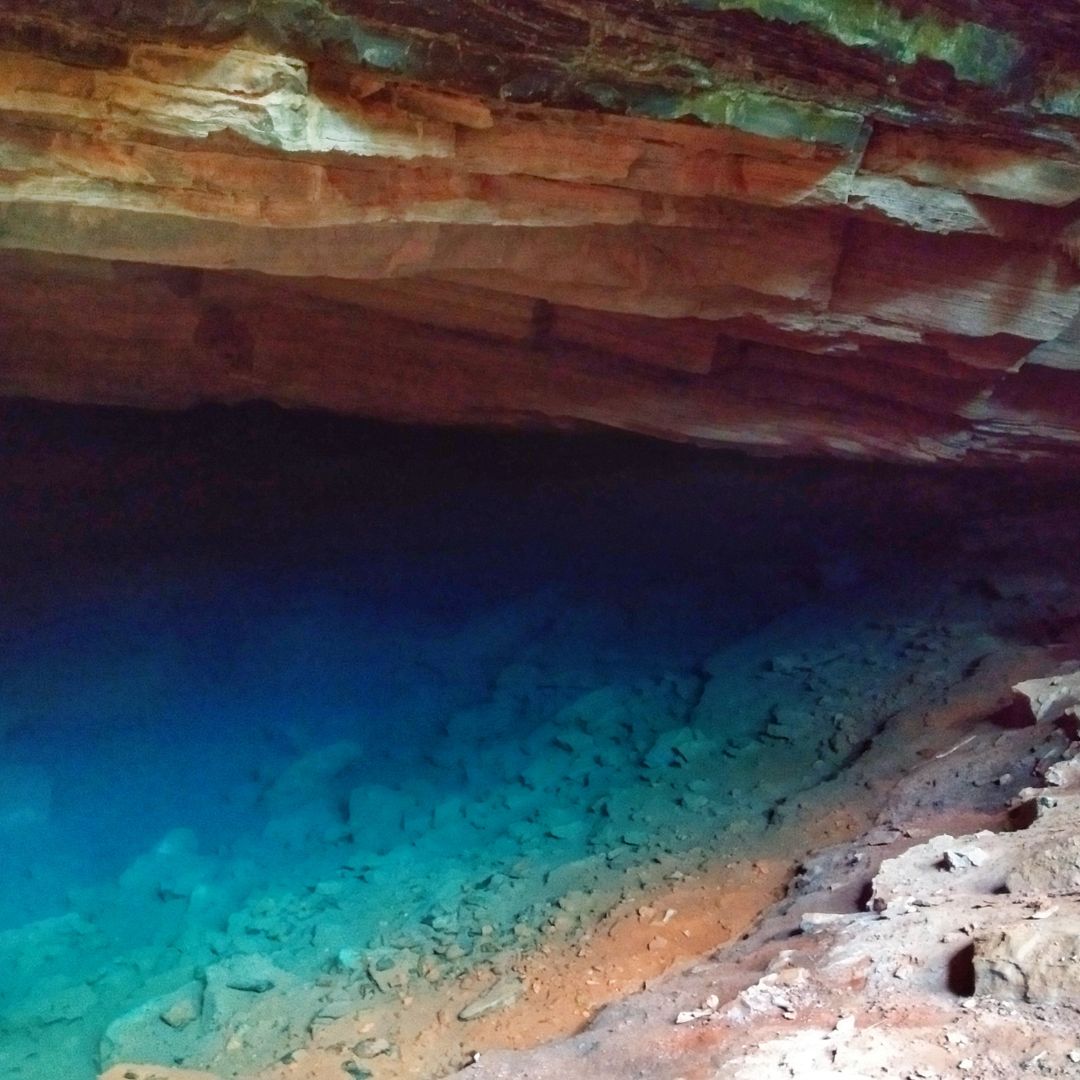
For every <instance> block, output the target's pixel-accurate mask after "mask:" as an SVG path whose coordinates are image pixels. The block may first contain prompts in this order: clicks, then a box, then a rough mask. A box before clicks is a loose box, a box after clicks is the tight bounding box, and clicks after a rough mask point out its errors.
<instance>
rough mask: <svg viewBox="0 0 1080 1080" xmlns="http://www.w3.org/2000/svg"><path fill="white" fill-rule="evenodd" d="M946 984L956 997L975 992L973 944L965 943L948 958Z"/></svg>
mask: <svg viewBox="0 0 1080 1080" xmlns="http://www.w3.org/2000/svg"><path fill="white" fill-rule="evenodd" d="M946 985H947V986H948V988H949V991H950V992H951V993H953V994H956V995H957V996H958V997H971V996H972V995H973V994H974V993H975V946H974V944H972V945H965V946H964V948H962V949H961V950H960V951H959V952H958V953H956V954H955V955H954V956H953V957H952V958H951V959H950V960H949V967H948V974H947V976H946Z"/></svg>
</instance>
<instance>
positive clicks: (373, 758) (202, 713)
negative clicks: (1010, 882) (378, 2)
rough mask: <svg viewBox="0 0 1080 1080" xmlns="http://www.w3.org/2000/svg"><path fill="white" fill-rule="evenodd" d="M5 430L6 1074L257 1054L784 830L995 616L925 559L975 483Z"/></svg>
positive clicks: (283, 441)
mask: <svg viewBox="0 0 1080 1080" xmlns="http://www.w3.org/2000/svg"><path fill="white" fill-rule="evenodd" d="M4 420H5V424H4V428H3V430H4V433H5V434H4V438H3V442H2V444H0V457H2V463H3V464H4V466H5V472H4V474H3V477H4V478H3V479H2V480H0V541H2V543H0V572H2V578H0V597H2V599H3V610H2V612H0V645H2V648H0V740H2V751H3V756H2V759H0V860H2V867H3V872H4V882H5V888H4V890H3V892H2V893H0V972H2V974H0V1077H13V1078H14V1077H18V1078H20V1080H46V1078H48V1080H54V1078H55V1077H58V1076H64V1077H65V1078H71V1080H80V1078H83V1077H86V1078H89V1077H92V1076H95V1075H96V1074H97V1072H98V1070H99V1069H100V1068H104V1067H106V1066H108V1065H110V1064H112V1063H114V1062H120V1061H150V1062H159V1063H162V1064H169V1063H176V1064H183V1065H186V1066H190V1067H208V1068H210V1067H212V1068H213V1069H215V1070H216V1071H217V1072H218V1073H219V1074H220V1075H222V1076H239V1075H250V1074H254V1073H255V1072H257V1071H258V1070H259V1069H261V1068H264V1067H266V1066H269V1065H271V1064H272V1063H273V1062H275V1061H278V1060H281V1059H282V1057H283V1056H285V1055H287V1054H288V1053H289V1051H290V1050H293V1049H295V1048H296V1047H297V1046H300V1045H303V1044H304V1042H305V1041H306V1040H307V1039H308V1038H310V1037H311V1034H312V1032H313V1031H314V1030H316V1029H317V1027H318V1024H319V1022H320V1018H321V1019H328V1018H332V1017H333V1016H340V1015H344V1014H347V1013H348V1010H349V1009H357V1010H358V1009H361V1008H363V1007H364V1006H365V1005H366V1004H369V1003H370V1002H371V1001H372V1000H373V999H377V998H378V997H379V996H380V995H385V994H392V993H397V992H400V991H401V990H402V989H403V988H404V987H407V986H409V985H410V984H411V983H412V982H415V981H416V980H424V981H426V983H429V984H431V985H434V986H436V987H437V986H438V985H440V980H441V979H450V978H452V977H454V976H455V975H456V974H459V973H460V972H462V971H466V970H470V969H471V968H475V967H476V966H478V965H482V964H485V963H496V962H497V961H498V958H499V957H502V956H504V955H505V954H507V953H508V952H510V951H514V950H516V951H518V952H520V951H522V950H527V949H529V948H532V947H535V946H536V945H537V944H538V943H539V942H541V941H543V940H545V936H544V935H550V934H552V933H556V934H563V933H572V932H575V931H576V930H580V928H581V927H582V926H585V925H587V923H588V921H589V919H590V918H594V917H595V916H596V915H597V914H599V913H600V912H601V911H602V910H604V907H605V905H606V904H610V902H611V901H612V899H613V898H617V897H618V896H619V895H620V892H621V891H623V890H625V888H626V882H627V880H629V879H630V877H632V876H633V874H635V873H637V872H638V871H637V870H636V869H635V868H640V867H643V866H650V865H652V866H656V865H661V864H663V866H664V867H665V868H666V869H667V870H670V868H671V866H672V865H676V864H677V863H678V864H680V865H687V866H697V865H704V864H705V863H707V862H708V861H709V860H710V859H711V858H716V857H718V855H719V854H720V853H721V852H731V851H733V850H735V849H739V850H751V849H752V847H753V844H754V843H755V842H756V841H755V838H756V837H759V836H760V835H762V834H763V833H764V832H765V831H766V830H767V829H768V828H769V827H770V822H772V821H774V820H775V818H776V817H777V815H778V813H779V812H780V811H779V810H778V806H780V807H782V806H783V804H784V803H785V801H786V800H789V799H792V798H794V795H795V794H796V793H798V792H800V791H806V790H809V789H811V788H812V787H813V785H814V784H815V783H817V782H819V781H820V780H821V779H824V778H826V777H829V776H835V775H836V774H837V772H838V771H840V770H842V769H843V767H844V764H845V762H846V761H848V760H850V758H851V757H852V755H853V754H855V753H857V750H858V746H859V744H860V742H861V741H862V739H863V738H864V737H865V732H866V731H869V730H871V729H872V727H873V725H874V724H876V723H879V722H880V720H881V717H882V715H884V712H885V711H886V710H887V708H895V707H896V705H897V702H899V701H900V700H901V699H902V696H903V691H902V690H901V689H900V687H901V686H902V685H903V680H904V678H906V677H907V676H909V675H910V671H911V663H912V661H911V650H912V648H913V642H915V643H917V642H918V641H919V640H922V641H924V642H925V641H928V640H930V639H931V638H934V635H938V637H940V635H941V634H942V630H941V627H942V625H943V623H942V620H943V619H946V618H948V619H960V618H968V619H970V618H971V617H973V613H974V614H975V615H978V614H979V613H980V612H981V611H982V608H981V607H980V605H982V604H983V602H984V601H983V599H982V598H981V597H980V596H979V595H977V594H976V593H973V592H972V591H971V590H968V591H967V592H964V591H963V590H962V589H961V590H960V591H959V592H957V594H956V596H955V597H952V599H951V600H949V603H950V604H951V605H952V606H951V607H948V609H947V610H945V609H944V608H943V607H942V604H943V603H944V600H943V597H944V596H945V593H943V592H942V591H941V590H940V589H939V588H936V587H935V586H933V585H931V587H929V588H928V589H923V588H922V587H921V586H920V585H918V582H920V581H921V580H922V577H920V575H924V574H925V572H926V571H925V567H926V566H927V565H928V560H929V561H930V562H932V561H933V558H935V557H936V555H935V553H937V552H940V551H944V550H947V549H948V548H949V544H950V543H951V542H952V541H953V540H954V539H955V537H956V536H957V535H960V534H962V533H963V530H964V529H965V528H966V527H967V526H966V525H965V522H966V521H967V520H968V512H969V510H970V503H971V500H973V499H976V495H974V494H972V493H971V486H970V485H968V486H967V488H966V490H967V492H968V493H967V494H965V495H958V494H957V489H956V488H951V487H950V486H949V484H948V483H947V482H944V481H937V480H934V481H927V480H925V479H923V478H919V477H918V476H917V475H916V474H907V473H902V472H894V471H889V470H880V469H878V470H874V469H871V470H853V469H847V470H845V469H842V468H838V467H835V466H822V465H805V464H799V463H796V464H767V463H750V462H745V461H741V460H738V459H732V458H727V457H723V456H720V455H714V454H703V453H698V452H694V451H692V450H689V449H683V448H673V447H664V446H654V445H651V444H645V443H642V442H639V441H637V440H632V439H628V438H615V437H605V438H601V437H580V436H579V437H570V436H559V437H554V436H511V435H496V434H490V433H489V434H482V433H469V432H464V433H439V432H430V431H422V430H417V431H409V430H401V429H394V428H389V427H380V426H375V425H360V424H348V423H343V422H336V421H329V420H325V419H319V418H313V417H305V416H289V415H286V414H281V413H277V412H275V411H272V410H263V409H245V410H238V411H233V412H230V411H212V410H211V411H203V412H198V413H194V414H189V415H186V416H180V417H146V416H139V415H137V414H134V413H126V412H122V411H112V412H111V411H95V410H61V409H56V410H53V409H45V408H39V407H30V406H25V405H18V406H16V405H8V406H7V407H6V408H5V410H4ZM978 498H982V499H990V500H991V501H992V496H990V495H985V494H980V495H978ZM883 528H887V536H888V542H887V543H883V542H882V538H883V535H886V534H885V533H884V532H883ZM905 619H906V620H907V621H906V622H904V621H903V620H905ZM901 623H902V625H901ZM920 635H922V637H921V638H920ZM934 640H937V639H936V638H934ZM961 652H962V650H958V651H957V656H956V657H955V658H954V659H955V663H956V664H959V663H960V662H961V660H962V659H964V658H963V657H962V656H961V655H960V653H961ZM800 657H801V658H802V659H799V658H800ZM947 668H948V665H947V664H946V665H945V666H944V667H943V668H942V670H941V671H938V672H937V673H936V674H935V675H934V677H935V678H946V677H947V676H948V671H947V670H946V669H947ZM927 677H928V678H929V677H930V676H927ZM663 860H669V861H668V862H664V861H663ZM670 860H675V862H671V861H670ZM680 860H681V863H680V862H679V861H680ZM628 875H629V876H630V877H628ZM568 897H571V898H572V899H571V900H568V899H567V898H568ZM237 985H239V986H240V987H241V988H240V989H237ZM252 985H257V986H258V989H257V990H253V989H252ZM170 1010H176V1011H170ZM166 1016H168V1017H171V1018H172V1020H173V1021H177V1022H175V1023H173V1022H169V1021H166V1020H165V1019H163V1017H166ZM240 1020H242V1021H243V1031H244V1032H245V1035H244V1037H243V1038H238V1037H234V1036H236V1032H237V1030H238V1028H237V1024H239V1023H240Z"/></svg>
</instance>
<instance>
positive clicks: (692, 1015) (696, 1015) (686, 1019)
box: [675, 1009, 713, 1024]
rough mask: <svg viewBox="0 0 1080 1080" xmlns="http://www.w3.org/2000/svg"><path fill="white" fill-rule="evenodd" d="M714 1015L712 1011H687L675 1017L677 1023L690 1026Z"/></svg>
mask: <svg viewBox="0 0 1080 1080" xmlns="http://www.w3.org/2000/svg"><path fill="white" fill-rule="evenodd" d="M712 1015H713V1011H712V1009H686V1010H685V1011H684V1012H681V1013H679V1014H678V1015H677V1016H676V1017H675V1023H676V1024H690V1023H693V1021H695V1020H704V1019H705V1017H707V1016H712Z"/></svg>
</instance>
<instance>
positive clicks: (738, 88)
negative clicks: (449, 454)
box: [0, 0, 1080, 461]
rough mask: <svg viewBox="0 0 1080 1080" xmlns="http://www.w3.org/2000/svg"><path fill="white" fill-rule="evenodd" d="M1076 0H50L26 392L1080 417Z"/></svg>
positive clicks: (43, 52) (821, 426)
mask: <svg viewBox="0 0 1080 1080" xmlns="http://www.w3.org/2000/svg"><path fill="white" fill-rule="evenodd" d="M1078 43H1080V16H1078V15H1077V13H1076V12H1075V10H1073V8H1072V5H1071V4H1070V3H1068V2H1067V0H1055V2H1051V3H1048V4H1044V5H1040V7H1039V10H1038V11H1037V12H1032V11H1030V10H1028V9H1027V8H1026V7H1023V6H1022V5H1019V4H1014V3H1007V4H1001V3H994V4H991V3H989V2H988V0H935V2H933V3H930V2H907V3H904V4H899V3H897V4H895V5H893V4H890V3H887V2H885V0H867V2H864V3H845V4H839V5H833V4H822V3H820V2H818V0H790V2H786V3H780V2H772V0H685V2H679V3H661V2H659V0H653V2H649V3H639V4H628V3H625V2H619V0H603V2H593V3H582V2H575V0H543V2H538V3H514V4H509V5H507V4H505V3H500V4H498V5H493V4H490V3H488V2H487V0H470V2H468V3H458V4H454V5H451V6H449V7H447V6H445V5H440V4H429V3H424V2H422V0H393V2H392V0H364V2H361V0H336V2H333V0H271V2H266V3H260V4H257V5H249V4H247V3H240V2H239V0H215V2H206V0H201V2H194V3H189V4H184V5H180V6H176V5H158V4H151V3H146V2H137V0H112V2H100V3H92V4H85V3H74V2H65V3H50V4H45V3H43V2H40V0H16V2H14V3H9V4H7V5H5V7H4V11H3V12H2V13H0V247H2V248H3V249H5V250H4V252H3V256H2V260H0V261H2V265H3V272H4V275H5V281H6V285H7V287H6V288H5V289H4V290H3V295H2V296H0V393H4V394H7V395H18V396H37V397H45V398H51V399H58V400H75V401H89V402H104V403H134V404H139V405H145V406H154V407H178V406H183V405H186V404H188V403H191V402H194V401H199V400H218V401H237V400H243V399H251V398H266V399H271V400H274V401H277V402H280V403H283V404H288V405H302V406H308V407H318V408H326V409H333V410H337V411H341V412H351V413H358V414H364V415H369V416H377V417H383V418H391V419H400V420H407V421H426V422H439V423H499V424H545V425H571V424H574V425H579V424H601V425H609V426H615V427H620V428H625V429H630V430H636V431H639V432H645V433H649V434H654V435H658V436H662V437H665V438H671V439H679V440H688V441H695V442H700V443H707V444H712V445H721V446H736V447H743V448H748V449H753V450H757V451H761V452H787V453H805V452H812V453H828V454H833V455H843V456H850V457H875V458H892V459H905V460H915V461H992V460H997V459H1002V458H1006V459H1014V460H1015V459H1025V460H1026V459H1030V458H1032V457H1044V456H1062V455H1070V456H1071V455H1073V454H1075V453H1076V451H1077V448H1078V445H1080V421H1078V420H1077V408H1076V405H1077V403H1078V402H1080V376H1078V375H1077V374H1076V372H1077V369H1078V368H1080V351H1078V350H1080V268H1078V265H1077V262H1078V258H1077V257H1078V252H1080V46H1078Z"/></svg>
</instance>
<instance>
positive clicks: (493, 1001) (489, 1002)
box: [458, 975, 522, 1020]
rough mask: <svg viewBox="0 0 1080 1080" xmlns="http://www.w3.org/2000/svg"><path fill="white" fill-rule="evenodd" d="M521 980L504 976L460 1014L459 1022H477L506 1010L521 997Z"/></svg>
mask: <svg viewBox="0 0 1080 1080" xmlns="http://www.w3.org/2000/svg"><path fill="white" fill-rule="evenodd" d="M521 990H522V985H521V980H520V979H519V978H518V977H517V976H516V975H514V976H510V975H507V976H504V977H503V978H501V979H499V981H498V982H497V983H495V985H494V986H492V987H491V989H490V990H487V991H485V992H484V993H483V994H481V995H480V996H479V997H478V998H474V999H473V1000H472V1001H470V1002H469V1004H468V1005H466V1006H465V1008H463V1009H462V1010H461V1012H459V1013H458V1019H459V1020H476V1019H477V1018H478V1017H481V1016H484V1015H486V1014H487V1013H490V1012H495V1011H496V1010H498V1009H506V1008H509V1007H510V1006H511V1005H513V1004H514V1002H515V1001H517V999H518V998H519V997H520V996H521Z"/></svg>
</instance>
